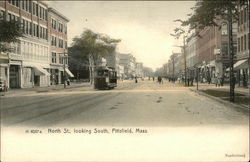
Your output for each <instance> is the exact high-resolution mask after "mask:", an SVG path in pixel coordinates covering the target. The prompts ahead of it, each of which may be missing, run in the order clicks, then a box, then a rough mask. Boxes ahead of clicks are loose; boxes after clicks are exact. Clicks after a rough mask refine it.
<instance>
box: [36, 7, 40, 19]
mask: <svg viewBox="0 0 250 162" xmlns="http://www.w3.org/2000/svg"><path fill="white" fill-rule="evenodd" d="M38 9H39V8H38V4H36V16H37V17H38V13H39V11H38Z"/></svg>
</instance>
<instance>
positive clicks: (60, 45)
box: [58, 38, 63, 48]
mask: <svg viewBox="0 0 250 162" xmlns="http://www.w3.org/2000/svg"><path fill="white" fill-rule="evenodd" d="M58 46H59V47H60V48H63V40H62V39H60V38H59V45H58Z"/></svg>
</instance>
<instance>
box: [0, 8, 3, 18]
mask: <svg viewBox="0 0 250 162" xmlns="http://www.w3.org/2000/svg"><path fill="white" fill-rule="evenodd" d="M3 19H4V11H3V10H0V20H3Z"/></svg>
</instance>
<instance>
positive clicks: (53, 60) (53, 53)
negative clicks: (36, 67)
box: [51, 52, 56, 63]
mask: <svg viewBox="0 0 250 162" xmlns="http://www.w3.org/2000/svg"><path fill="white" fill-rule="evenodd" d="M51 61H52V63H56V53H55V52H52V60H51Z"/></svg>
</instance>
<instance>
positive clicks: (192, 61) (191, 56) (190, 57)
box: [185, 36, 198, 79]
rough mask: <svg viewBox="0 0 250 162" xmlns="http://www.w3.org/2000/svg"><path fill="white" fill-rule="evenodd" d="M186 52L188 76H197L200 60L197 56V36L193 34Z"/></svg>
mask: <svg viewBox="0 0 250 162" xmlns="http://www.w3.org/2000/svg"><path fill="white" fill-rule="evenodd" d="M185 52H186V53H185V54H186V69H187V78H189V79H192V78H194V77H195V69H196V66H197V61H198V59H197V56H196V37H193V36H191V37H190V39H188V41H187V45H186V48H185Z"/></svg>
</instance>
